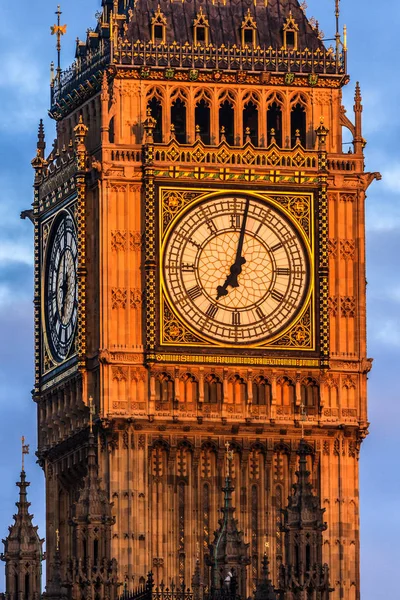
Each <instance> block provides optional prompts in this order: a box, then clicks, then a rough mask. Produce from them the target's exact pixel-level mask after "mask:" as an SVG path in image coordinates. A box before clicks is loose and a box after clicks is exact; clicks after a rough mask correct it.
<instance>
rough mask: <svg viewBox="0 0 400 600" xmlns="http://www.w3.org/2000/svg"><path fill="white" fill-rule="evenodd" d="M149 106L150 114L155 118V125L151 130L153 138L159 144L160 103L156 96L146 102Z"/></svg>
mask: <svg viewBox="0 0 400 600" xmlns="http://www.w3.org/2000/svg"><path fill="white" fill-rule="evenodd" d="M147 107H148V108H150V112H151V116H152V117H153V119H155V122H156V126H155V128H154V131H153V138H154V142H155V143H156V144H161V143H162V141H163V135H162V104H161V101H160V100H158V98H156V97H153V98H152V99H151V100H150V101H149V102H148V104H147Z"/></svg>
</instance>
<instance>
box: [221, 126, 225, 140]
mask: <svg viewBox="0 0 400 600" xmlns="http://www.w3.org/2000/svg"><path fill="white" fill-rule="evenodd" d="M220 134H221V140H220V141H221V142H225V141H226V136H225V127H224V126H223V125H222V127H221V129H220Z"/></svg>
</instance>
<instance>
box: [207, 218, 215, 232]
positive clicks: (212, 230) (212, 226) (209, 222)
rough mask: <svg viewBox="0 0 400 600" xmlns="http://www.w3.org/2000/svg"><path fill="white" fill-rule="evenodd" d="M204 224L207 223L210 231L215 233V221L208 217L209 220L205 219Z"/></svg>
mask: <svg viewBox="0 0 400 600" xmlns="http://www.w3.org/2000/svg"><path fill="white" fill-rule="evenodd" d="M206 225H207V227H208V229H209V232H210V233H217V226H216V225H215V223H214V221H213V220H212V219H210V220H209V221H206Z"/></svg>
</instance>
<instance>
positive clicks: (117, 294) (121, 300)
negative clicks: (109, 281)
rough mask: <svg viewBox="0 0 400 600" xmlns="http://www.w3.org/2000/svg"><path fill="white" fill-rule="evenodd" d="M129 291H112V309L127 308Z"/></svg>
mask: <svg viewBox="0 0 400 600" xmlns="http://www.w3.org/2000/svg"><path fill="white" fill-rule="evenodd" d="M127 298H128V290H127V289H126V288H112V289H111V307H112V308H126V303H127Z"/></svg>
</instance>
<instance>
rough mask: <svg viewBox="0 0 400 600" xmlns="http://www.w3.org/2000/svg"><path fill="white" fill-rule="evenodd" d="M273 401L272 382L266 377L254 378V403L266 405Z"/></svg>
mask: <svg viewBox="0 0 400 600" xmlns="http://www.w3.org/2000/svg"><path fill="white" fill-rule="evenodd" d="M270 401H271V384H270V383H269V382H268V381H267V380H266V379H264V377H256V378H255V379H254V380H253V404H254V405H255V406H265V405H267V404H269V403H270Z"/></svg>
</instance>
